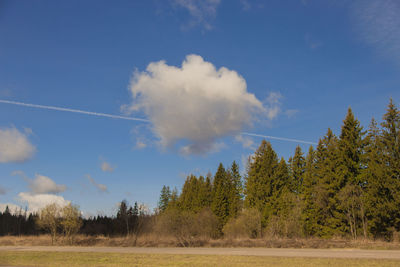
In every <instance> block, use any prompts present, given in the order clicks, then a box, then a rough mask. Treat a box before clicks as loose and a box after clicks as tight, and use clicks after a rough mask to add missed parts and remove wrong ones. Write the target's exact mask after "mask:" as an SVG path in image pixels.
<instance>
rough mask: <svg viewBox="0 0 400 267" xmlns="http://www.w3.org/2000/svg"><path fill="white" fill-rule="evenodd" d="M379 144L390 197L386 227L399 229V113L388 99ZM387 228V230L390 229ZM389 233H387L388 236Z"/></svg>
mask: <svg viewBox="0 0 400 267" xmlns="http://www.w3.org/2000/svg"><path fill="white" fill-rule="evenodd" d="M381 126H382V132H381V145H382V154H383V166H382V167H384V168H386V171H387V173H386V180H387V181H386V183H385V184H388V188H387V189H388V192H387V195H388V196H389V198H390V199H391V201H390V204H391V205H388V206H387V209H388V210H387V214H388V216H390V218H387V220H388V222H387V224H388V225H387V227H394V228H395V229H396V230H397V231H398V230H400V113H399V110H398V109H397V108H396V106H395V105H394V104H393V100H392V99H390V103H389V105H388V108H387V111H386V113H385V115H384V116H383V122H382V124H381ZM389 230H390V229H387V231H388V232H391V231H392V230H390V231H389ZM390 235H391V233H388V236H389V237H390Z"/></svg>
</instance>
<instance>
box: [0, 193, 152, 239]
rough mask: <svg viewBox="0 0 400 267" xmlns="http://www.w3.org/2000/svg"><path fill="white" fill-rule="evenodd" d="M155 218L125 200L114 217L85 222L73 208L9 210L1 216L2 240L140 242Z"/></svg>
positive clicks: (88, 219) (0, 213)
mask: <svg viewBox="0 0 400 267" xmlns="http://www.w3.org/2000/svg"><path fill="white" fill-rule="evenodd" d="M153 216H154V215H151V214H149V213H148V212H147V210H146V209H145V207H144V206H143V205H139V204H138V203H137V202H135V204H134V206H133V207H129V205H128V203H127V201H126V200H123V201H122V202H121V203H120V205H119V208H118V212H117V214H116V215H115V216H101V215H98V216H94V217H89V218H84V217H82V215H81V212H80V211H79V208H78V207H77V206H74V205H71V204H69V205H67V206H64V207H59V206H57V205H56V204H50V205H47V206H46V207H44V208H43V209H41V210H40V211H38V212H36V213H28V212H27V211H26V210H25V211H23V210H22V209H19V210H14V211H10V209H9V207H8V206H7V207H6V209H5V211H4V212H0V236H5V235H14V236H21V235H40V234H44V233H50V234H51V236H52V242H54V241H55V239H56V238H57V236H58V235H64V236H65V237H67V238H68V239H70V242H71V243H73V237H74V236H75V235H76V234H84V235H91V236H97V235H104V236H131V237H133V238H135V240H136V239H137V237H138V235H139V234H140V233H142V231H143V230H144V229H147V228H146V226H147V225H150V223H149V222H150V221H151V219H152V217H153Z"/></svg>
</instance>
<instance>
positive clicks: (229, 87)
mask: <svg viewBox="0 0 400 267" xmlns="http://www.w3.org/2000/svg"><path fill="white" fill-rule="evenodd" d="M130 90H131V92H132V95H133V98H134V101H133V103H132V104H131V105H130V106H129V107H125V109H127V110H129V111H143V112H144V113H145V114H146V115H147V116H148V118H149V119H150V120H151V122H152V123H153V131H154V133H155V134H156V135H157V136H158V137H159V138H160V143H161V145H162V146H164V147H170V146H173V145H174V144H175V143H176V142H178V141H180V140H186V142H187V144H185V146H184V147H183V150H184V151H185V153H203V152H207V151H209V150H213V149H214V150H215V146H216V140H217V139H219V138H221V137H223V136H226V135H232V134H235V133H237V132H239V131H241V130H242V129H243V128H244V127H245V126H249V125H251V123H252V121H253V120H254V119H255V117H256V114H257V113H259V112H263V113H264V114H266V115H267V117H268V118H271V117H273V116H274V115H275V113H276V112H277V111H276V110H269V109H268V107H264V106H263V104H262V103H261V101H259V100H258V99H257V98H256V97H255V96H254V95H253V94H251V93H249V92H247V85H246V81H245V80H244V78H243V77H242V76H240V75H239V74H238V73H237V72H236V71H233V70H229V69H227V68H225V67H221V68H219V69H216V67H215V66H214V65H213V64H212V63H210V62H206V61H204V60H203V58H202V57H201V56H198V55H188V56H187V57H186V60H185V61H183V63H182V66H181V67H175V66H169V65H167V64H166V63H165V61H159V62H153V63H150V64H149V65H148V66H147V69H146V71H144V72H135V73H134V76H133V78H132V81H131V86H130Z"/></svg>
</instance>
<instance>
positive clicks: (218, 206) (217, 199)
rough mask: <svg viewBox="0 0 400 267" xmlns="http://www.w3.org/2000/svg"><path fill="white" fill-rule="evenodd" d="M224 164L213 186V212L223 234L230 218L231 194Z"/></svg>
mask: <svg viewBox="0 0 400 267" xmlns="http://www.w3.org/2000/svg"><path fill="white" fill-rule="evenodd" d="M227 176H228V173H227V172H226V171H225V168H224V166H223V165H222V163H220V164H219V166H218V170H217V172H216V173H215V176H214V184H213V193H212V195H213V200H212V203H211V210H212V212H213V213H214V214H215V216H217V219H218V222H219V224H218V231H219V232H220V233H222V227H223V226H224V225H225V223H226V222H227V221H228V218H229V194H230V186H229V183H228V179H229V177H227Z"/></svg>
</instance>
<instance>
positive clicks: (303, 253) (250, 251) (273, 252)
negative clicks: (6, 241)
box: [0, 246, 400, 260]
mask: <svg viewBox="0 0 400 267" xmlns="http://www.w3.org/2000/svg"><path fill="white" fill-rule="evenodd" d="M2 251H58V252H98V253H109V252H114V253H141V254H143V253H149V254H181V255H182V254H192V255H243V256H278V257H318V258H364V259H365V258H369V259H396V260H400V251H399V250H362V249H288V248H145V247H141V248H138V247H45V246H43V247H42V246H38V247H32V246H2V247H0V253H1V252H2Z"/></svg>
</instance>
